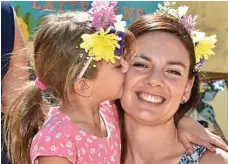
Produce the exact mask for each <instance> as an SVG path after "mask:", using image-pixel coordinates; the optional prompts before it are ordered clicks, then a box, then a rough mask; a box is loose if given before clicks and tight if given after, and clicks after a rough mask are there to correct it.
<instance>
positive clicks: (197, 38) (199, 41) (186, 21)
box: [155, 2, 217, 72]
mask: <svg viewBox="0 0 228 164" xmlns="http://www.w3.org/2000/svg"><path fill="white" fill-rule="evenodd" d="M175 4H176V3H175V2H163V5H162V4H158V8H159V9H158V10H157V11H156V13H155V14H157V15H165V16H168V17H171V18H174V19H177V20H178V21H179V22H180V23H182V24H183V25H184V27H185V28H186V30H187V31H188V32H189V34H190V36H191V38H192V41H193V44H194V48H195V55H196V64H195V69H194V70H193V71H194V72H198V71H200V69H201V68H202V66H203V64H204V61H205V59H208V58H209V57H210V56H211V55H214V51H213V50H212V49H213V48H214V47H215V43H216V42H217V39H216V35H212V36H206V34H205V33H204V32H201V31H200V30H196V29H195V25H196V19H197V17H198V16H197V15H196V16H192V15H187V14H186V13H187V11H188V7H187V6H180V7H178V8H177V9H175V8H174V6H175Z"/></svg>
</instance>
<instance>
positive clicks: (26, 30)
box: [17, 17, 29, 41]
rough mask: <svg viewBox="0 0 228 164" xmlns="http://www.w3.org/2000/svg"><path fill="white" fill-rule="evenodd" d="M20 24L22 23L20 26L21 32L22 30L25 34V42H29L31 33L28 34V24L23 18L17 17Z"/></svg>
mask: <svg viewBox="0 0 228 164" xmlns="http://www.w3.org/2000/svg"><path fill="white" fill-rule="evenodd" d="M17 19H18V21H19V23H20V26H21V30H22V33H23V38H24V40H25V41H27V40H28V38H29V32H28V26H27V24H26V23H25V21H24V20H23V19H22V18H21V17H17Z"/></svg>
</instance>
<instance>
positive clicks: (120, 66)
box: [115, 64, 123, 69]
mask: <svg viewBox="0 0 228 164" xmlns="http://www.w3.org/2000/svg"><path fill="white" fill-rule="evenodd" d="M122 67H123V66H122V64H118V65H116V66H115V68H117V69H119V68H122Z"/></svg>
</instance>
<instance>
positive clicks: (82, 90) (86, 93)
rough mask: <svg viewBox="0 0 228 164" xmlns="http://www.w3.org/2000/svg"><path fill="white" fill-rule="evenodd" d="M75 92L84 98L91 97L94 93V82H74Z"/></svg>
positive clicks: (83, 80) (82, 80)
mask: <svg viewBox="0 0 228 164" xmlns="http://www.w3.org/2000/svg"><path fill="white" fill-rule="evenodd" d="M74 91H75V92H76V93H77V94H79V95H80V96H83V97H90V96H91V95H92V93H93V81H92V80H88V79H85V78H79V79H77V80H76V81H75V82H74Z"/></svg>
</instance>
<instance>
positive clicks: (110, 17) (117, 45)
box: [77, 1, 126, 78]
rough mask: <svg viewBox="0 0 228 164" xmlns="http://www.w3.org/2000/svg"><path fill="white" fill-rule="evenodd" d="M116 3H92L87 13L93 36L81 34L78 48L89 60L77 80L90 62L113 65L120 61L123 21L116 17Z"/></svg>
mask: <svg viewBox="0 0 228 164" xmlns="http://www.w3.org/2000/svg"><path fill="white" fill-rule="evenodd" d="M116 5H117V2H110V1H94V2H93V3H92V8H91V9H90V10H89V13H90V15H91V17H92V22H91V24H92V27H93V28H95V29H96V32H95V33H93V34H83V35H82V36H81V37H82V39H83V43H82V44H81V45H80V48H83V49H85V51H86V52H87V54H88V56H89V58H88V61H87V62H86V64H85V66H84V67H83V69H82V71H81V72H80V74H79V75H78V77H77V78H81V77H82V76H83V74H84V73H85V71H86V69H87V68H88V66H89V64H90V63H91V61H92V60H95V61H100V60H105V61H106V62H111V63H115V60H116V59H120V56H121V54H122V51H123V44H124V28H125V26H126V22H125V21H121V19H122V15H116V14H115V11H116V9H117V8H116Z"/></svg>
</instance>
